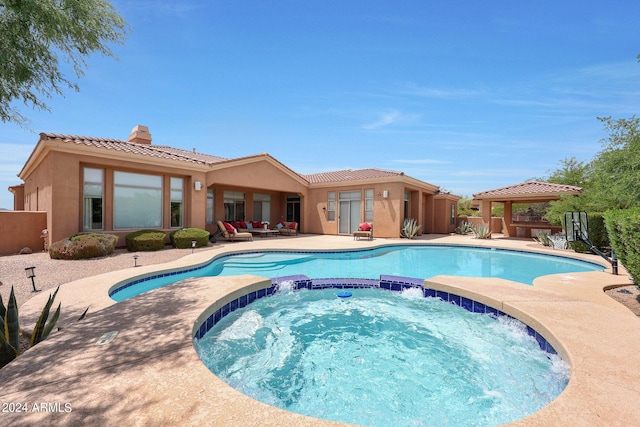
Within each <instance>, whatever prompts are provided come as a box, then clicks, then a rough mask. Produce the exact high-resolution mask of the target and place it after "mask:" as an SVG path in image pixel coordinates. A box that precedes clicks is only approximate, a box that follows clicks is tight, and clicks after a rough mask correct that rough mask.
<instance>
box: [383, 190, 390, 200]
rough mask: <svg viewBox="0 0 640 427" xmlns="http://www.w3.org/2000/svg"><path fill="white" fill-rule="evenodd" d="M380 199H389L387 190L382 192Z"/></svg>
mask: <svg viewBox="0 0 640 427" xmlns="http://www.w3.org/2000/svg"><path fill="white" fill-rule="evenodd" d="M382 197H383V198H385V199H386V198H387V197H389V190H384V191H383V192H382Z"/></svg>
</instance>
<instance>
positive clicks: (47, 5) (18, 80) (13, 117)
mask: <svg viewBox="0 0 640 427" xmlns="http://www.w3.org/2000/svg"><path fill="white" fill-rule="evenodd" d="M126 30H127V26H126V23H125V21H124V19H123V18H122V17H121V16H120V15H119V14H118V13H117V11H116V10H115V8H114V7H113V6H112V5H111V4H110V3H109V2H108V0H81V1H80V0H0V119H2V121H3V122H14V123H17V124H19V125H21V126H24V125H25V123H26V122H27V121H28V120H27V118H26V117H25V116H23V115H22V114H21V113H20V111H19V110H18V108H17V107H16V106H15V103H16V102H19V101H22V103H23V104H24V105H26V106H27V107H32V108H37V109H39V110H47V111H48V110H49V107H48V106H47V104H46V103H45V101H44V100H43V98H51V97H52V96H53V95H54V94H58V95H61V96H64V91H63V90H64V89H65V88H70V89H74V90H76V91H77V90H79V88H78V85H77V84H76V83H75V82H73V81H72V80H70V78H69V77H67V76H66V75H65V73H64V72H63V71H62V69H61V65H62V64H61V60H62V61H64V62H65V63H67V64H69V65H70V66H71V68H72V69H73V74H75V76H76V77H77V78H80V77H82V76H83V75H84V69H85V68H86V62H85V59H86V58H87V57H88V56H89V55H91V54H92V53H94V52H100V53H102V54H104V55H106V56H111V57H114V58H115V55H114V53H113V52H112V50H111V48H110V47H109V45H110V44H112V43H117V44H123V43H124V38H125V34H126Z"/></svg>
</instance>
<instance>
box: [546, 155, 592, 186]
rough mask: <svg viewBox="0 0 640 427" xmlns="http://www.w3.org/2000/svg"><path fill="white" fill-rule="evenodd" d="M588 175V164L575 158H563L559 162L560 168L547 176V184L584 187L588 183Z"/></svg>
mask: <svg viewBox="0 0 640 427" xmlns="http://www.w3.org/2000/svg"><path fill="white" fill-rule="evenodd" d="M589 173H590V165H589V164H588V163H587V164H585V163H584V162H581V161H578V160H577V159H576V158H575V157H570V158H565V159H563V160H561V161H560V168H559V169H557V170H555V171H553V172H551V173H550V174H549V177H548V178H547V182H551V183H553V184H564V185H574V186H576V187H585V186H586V185H587V184H588V181H589Z"/></svg>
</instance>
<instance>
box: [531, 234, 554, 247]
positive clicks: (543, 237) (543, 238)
mask: <svg viewBox="0 0 640 427" xmlns="http://www.w3.org/2000/svg"><path fill="white" fill-rule="evenodd" d="M533 240H535V241H536V242H538V243H540V244H541V245H542V246H553V242H552V241H551V239H550V238H549V233H545V232H544V231H539V232H538V236H537V238H536V237H534V238H533Z"/></svg>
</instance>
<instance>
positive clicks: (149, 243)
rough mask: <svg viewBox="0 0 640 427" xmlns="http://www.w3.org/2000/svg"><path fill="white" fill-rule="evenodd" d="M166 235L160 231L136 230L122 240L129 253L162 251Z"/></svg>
mask: <svg viewBox="0 0 640 427" xmlns="http://www.w3.org/2000/svg"><path fill="white" fill-rule="evenodd" d="M166 239H167V233H165V232H164V231H162V230H138V231H134V232H133V233H129V234H127V235H126V237H125V238H124V240H125V242H126V244H127V250H129V252H138V251H159V250H160V249H164V242H165V240H166Z"/></svg>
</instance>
